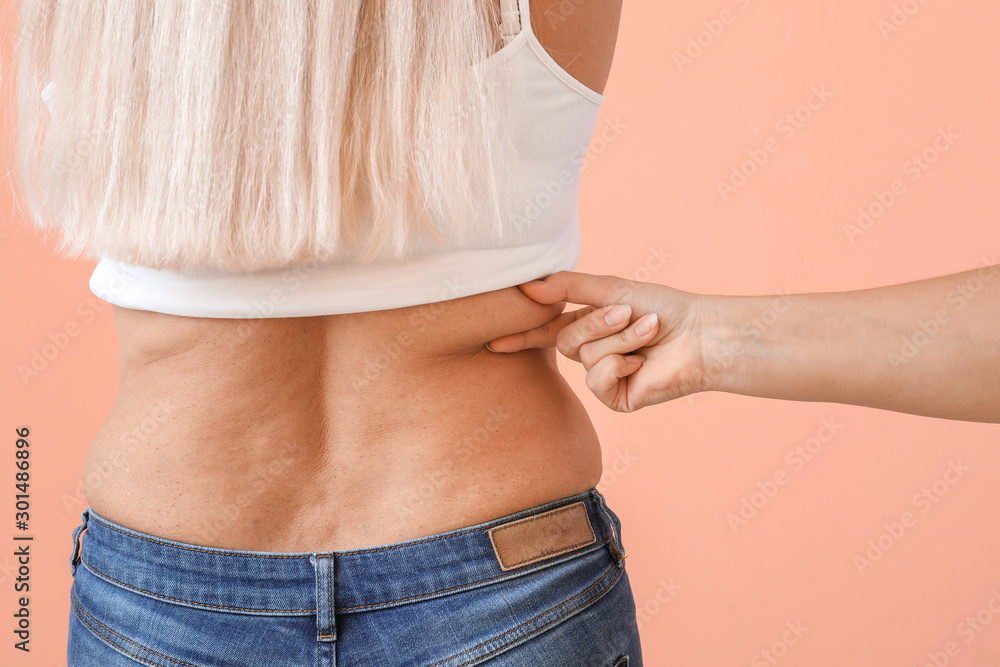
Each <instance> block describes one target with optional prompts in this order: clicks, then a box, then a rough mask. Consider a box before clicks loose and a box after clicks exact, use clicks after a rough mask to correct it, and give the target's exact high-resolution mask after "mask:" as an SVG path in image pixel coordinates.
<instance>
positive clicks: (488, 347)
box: [486, 343, 496, 352]
mask: <svg viewBox="0 0 1000 667" xmlns="http://www.w3.org/2000/svg"><path fill="white" fill-rule="evenodd" d="M486 349H487V350H489V351H490V352H496V350H494V349H493V348H492V347H490V344H489V343H486Z"/></svg>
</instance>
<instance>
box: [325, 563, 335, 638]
mask: <svg viewBox="0 0 1000 667" xmlns="http://www.w3.org/2000/svg"><path fill="white" fill-rule="evenodd" d="M328 558H329V560H327V563H326V575H327V582H326V592H327V601H328V603H329V605H330V610H329V611H328V612H327V613H328V614H329V617H330V625H329V628H330V634H331V635H336V634H337V631H336V630H334V629H333V556H329V557H328Z"/></svg>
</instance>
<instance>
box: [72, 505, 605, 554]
mask: <svg viewBox="0 0 1000 667" xmlns="http://www.w3.org/2000/svg"><path fill="white" fill-rule="evenodd" d="M589 494H590V491H587V492H586V493H580V494H577V495H578V496H585V495H589ZM571 497H572V496H571ZM575 502H583V501H582V500H579V501H575ZM545 511H550V510H545ZM588 516H589V513H588ZM90 518H91V520H93V521H97V522H98V523H100V524H103V525H104V526H106V527H107V528H110V529H111V530H116V531H118V532H119V533H121V534H123V535H127V536H129V537H134V538H136V539H139V540H146V541H147V542H153V543H155V544H162V545H163V546H165V547H173V548H174V549H186V550H188V551H200V552H202V553H208V554H212V555H215V556H244V557H256V558H308V557H309V555H308V554H305V555H296V556H287V555H278V554H266V553H226V552H223V551H220V550H218V549H199V548H196V547H188V546H181V545H179V544H170V543H168V542H161V541H160V540H155V539H151V538H149V537H145V536H143V535H136V534H133V533H129V532H125V531H124V530H121V529H119V528H117V527H115V526H112V525H111V524H110V523H108V522H107V521H102V520H101V519H99V518H97V517H96V516H91V517H90ZM528 518H530V517H528ZM502 520H503V517H501V518H500V519H494V521H490V522H486V524H485V525H486V526H488V527H487V528H484V527H482V524H480V527H478V528H469V529H468V530H462V531H459V532H457V533H449V534H447V535H441V536H440V537H429V538H427V539H425V540H415V541H412V542H404V543H402V544H393V545H390V546H387V547H379V548H377V549H356V550H354V551H336V552H333V553H336V554H337V555H339V556H347V555H353V554H366V553H376V552H378V551H389V550H391V549H400V548H402V547H408V546H411V545H414V544H423V543H425V542H436V541H438V540H446V539H448V538H450V537H457V536H459V535H465V534H466V533H475V532H480V531H483V530H491V529H492V528H495V527H497V526H500V525H503V524H502V523H498V524H497V526H489V524H490V523H493V522H502ZM520 520H521V519H515V521H520Z"/></svg>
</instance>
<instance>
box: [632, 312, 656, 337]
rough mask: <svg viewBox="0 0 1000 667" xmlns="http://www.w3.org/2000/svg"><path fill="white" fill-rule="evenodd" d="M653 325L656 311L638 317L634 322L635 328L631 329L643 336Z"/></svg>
mask: <svg viewBox="0 0 1000 667" xmlns="http://www.w3.org/2000/svg"><path fill="white" fill-rule="evenodd" d="M655 326H656V313H647V314H646V315H643V316H642V317H640V318H639V321H638V322H636V323H635V329H633V331H635V335H636V336H645V335H646V334H648V333H649V332H650V331H652V330H653V327H655Z"/></svg>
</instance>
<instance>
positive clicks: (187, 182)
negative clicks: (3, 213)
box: [17, 0, 519, 272]
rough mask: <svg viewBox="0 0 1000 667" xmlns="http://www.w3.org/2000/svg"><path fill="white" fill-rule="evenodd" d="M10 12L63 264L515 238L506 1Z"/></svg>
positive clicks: (31, 149)
mask: <svg viewBox="0 0 1000 667" xmlns="http://www.w3.org/2000/svg"><path fill="white" fill-rule="evenodd" d="M18 13H19V24H20V35H19V41H18V44H17V53H18V61H19V62H18V74H17V76H18V83H17V88H18V119H17V127H18V130H17V139H18V147H17V152H18V161H19V164H18V179H19V180H20V181H21V187H20V189H21V190H22V191H23V194H22V195H21V198H22V199H23V200H24V201H25V202H26V203H27V205H28V210H27V216H28V217H30V219H31V220H32V221H33V223H34V224H35V225H36V226H37V227H39V228H41V229H45V230H49V229H51V228H58V229H59V230H60V243H59V245H58V247H57V251H59V252H62V253H65V254H66V255H68V256H70V257H73V258H76V257H79V256H81V255H85V256H87V257H89V258H93V259H97V258H102V257H107V258H111V259H114V260H118V261H122V262H127V263H132V264H140V265H144V266H149V267H153V268H157V269H174V270H183V269H186V268H192V267H206V268H210V269H214V270H221V271H226V272H247V271H257V270H264V269H272V268H278V267H282V266H286V265H289V264H291V263H299V262H307V261H326V260H329V259H332V258H334V257H345V258H350V260H351V261H356V262H371V261H383V260H392V259H399V258H403V257H405V256H407V255H409V254H410V253H411V252H412V251H413V248H414V247H415V246H416V244H417V243H418V242H419V241H420V239H422V238H425V235H426V236H429V237H430V238H432V239H435V240H437V241H440V240H442V239H443V238H445V237H446V236H449V237H454V238H456V239H459V240H461V239H464V238H466V235H467V234H470V233H472V231H473V230H478V232H479V233H486V232H488V233H490V234H491V235H492V239H493V242H502V241H504V240H505V239H507V238H509V237H508V235H509V234H510V233H511V229H512V227H519V225H518V224H517V222H519V216H518V214H517V212H516V202H517V193H516V185H515V184H516V183H517V175H516V172H517V161H516V156H515V155H514V145H513V143H512V141H511V136H510V135H511V128H509V127H507V125H506V123H505V122H504V120H505V118H506V117H507V115H508V114H507V112H506V110H505V106H504V102H503V101H504V100H505V99H506V97H505V91H507V90H508V87H509V86H510V85H511V82H512V79H511V77H510V75H506V76H504V75H502V74H501V73H502V72H504V71H506V70H504V69H503V68H495V67H492V66H491V65H493V64H494V63H492V62H490V61H489V60H487V58H488V57H489V56H490V55H491V54H492V53H494V52H495V51H496V50H497V34H498V30H497V26H498V25H499V22H500V21H499V12H498V11H497V8H496V7H495V5H494V4H493V0H485V1H484V0H335V1H334V0H288V1H286V2H276V1H272V0H256V1H251V0H228V1H224V0H206V1H197V0H188V1H182V0H155V1H154V0H145V1H140V0H72V1H70V0H20V1H19V3H18ZM487 70H488V72H489V74H490V76H488V77H486V76H484V73H485V72H487ZM50 81H51V82H52V89H53V91H54V94H53V96H52V99H51V100H50V104H51V108H52V110H51V115H49V114H48V113H46V111H45V106H44V104H43V102H42V101H41V98H40V95H39V93H40V90H41V88H42V86H44V85H45V84H46V83H47V82H50Z"/></svg>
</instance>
